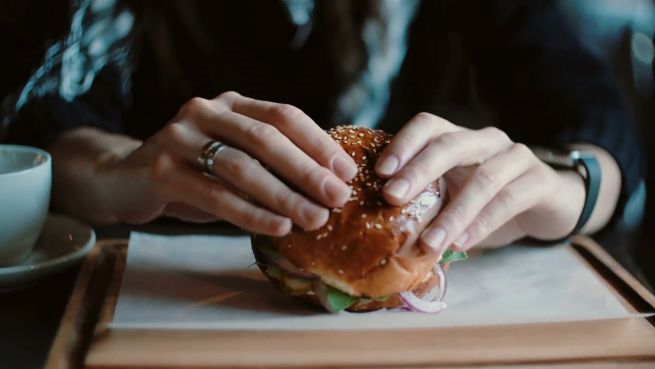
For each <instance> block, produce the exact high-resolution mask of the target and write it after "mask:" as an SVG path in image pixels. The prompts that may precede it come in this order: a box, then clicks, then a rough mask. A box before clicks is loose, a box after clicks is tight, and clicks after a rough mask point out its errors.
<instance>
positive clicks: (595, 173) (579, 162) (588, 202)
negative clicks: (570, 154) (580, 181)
mask: <svg viewBox="0 0 655 369" xmlns="http://www.w3.org/2000/svg"><path fill="white" fill-rule="evenodd" d="M573 161H574V163H575V165H576V166H581V167H583V168H584V170H585V172H586V176H585V177H584V182H585V190H586V195H585V201H584V205H583V206H582V213H580V218H579V219H578V223H577V224H576V225H575V227H574V228H573V232H571V233H572V234H573V233H577V232H579V231H580V230H581V229H582V228H583V227H584V226H585V225H586V224H587V221H589V218H590V217H591V214H592V213H593V212H594V208H595V207H596V201H597V200H598V193H599V192H600V182H601V170H600V164H599V163H598V160H597V159H596V157H595V156H594V155H592V154H589V153H585V152H577V155H576V156H575V157H574V158H573Z"/></svg>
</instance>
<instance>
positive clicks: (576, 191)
mask: <svg viewBox="0 0 655 369" xmlns="http://www.w3.org/2000/svg"><path fill="white" fill-rule="evenodd" d="M555 172H556V173H557V176H558V178H559V186H558V188H557V190H556V191H554V194H556V196H554V198H555V199H556V200H557V201H556V202H557V205H556V208H557V209H558V210H559V211H558V212H557V213H558V214H557V218H556V219H559V220H560V221H559V222H558V223H560V225H561V229H560V230H559V231H558V232H556V233H557V234H556V235H554V236H555V237H553V238H555V239H559V238H563V237H566V236H568V235H570V234H571V233H572V232H573V231H574V229H575V227H576V225H577V224H578V221H579V220H580V216H581V215H582V209H583V207H584V204H585V199H586V188H585V181H584V178H583V177H582V175H581V174H580V173H579V172H578V171H576V170H573V169H560V170H556V171H555Z"/></svg>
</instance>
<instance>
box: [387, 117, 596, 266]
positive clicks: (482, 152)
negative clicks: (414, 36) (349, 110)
mask: <svg viewBox="0 0 655 369" xmlns="http://www.w3.org/2000/svg"><path fill="white" fill-rule="evenodd" d="M376 171H377V173H378V175H380V176H383V177H389V178H390V179H389V180H388V182H387V183H386V185H385V187H384V188H383V191H384V196H385V198H386V200H387V201H388V202H389V203H391V204H394V205H401V204H405V203H407V202H408V201H410V200H411V199H412V198H414V197H415V196H416V195H417V194H418V193H419V192H420V191H421V189H423V188H424V187H425V186H426V185H427V184H428V183H429V182H431V181H434V180H435V179H436V178H439V177H442V176H443V177H444V179H445V181H446V184H447V188H448V196H449V201H448V204H447V205H446V207H445V208H444V209H443V210H442V211H441V212H440V213H439V214H438V215H437V217H436V218H435V220H434V221H433V222H432V223H431V224H430V225H429V226H428V227H427V228H426V229H425V230H424V231H423V232H422V234H421V238H420V239H421V241H420V242H421V246H422V247H423V248H424V250H426V251H427V252H431V253H436V254H442V253H443V252H444V251H445V250H446V248H448V247H452V248H454V249H456V250H460V251H463V250H466V249H468V248H470V247H472V246H474V245H477V244H479V243H481V242H484V243H486V244H487V245H491V246H498V245H501V244H506V243H508V242H511V241H513V240H515V239H517V238H520V237H523V236H526V235H527V236H532V237H536V238H539V239H558V238H560V237H563V236H565V235H567V234H568V233H569V232H571V230H572V229H573V227H574V226H575V223H576V221H577V219H578V217H579V215H580V212H581V211H582V205H583V202H584V196H585V194H584V184H583V183H582V179H581V177H580V176H579V175H578V174H577V173H574V172H557V171H555V170H553V169H552V168H551V167H549V166H548V165H546V164H545V163H543V162H542V161H540V160H539V159H538V158H537V157H536V156H535V155H534V154H533V153H532V151H530V149H529V148H528V147H527V146H525V145H523V144H520V143H515V142H512V141H511V140H510V139H509V137H508V136H507V135H506V134H505V133H504V132H502V131H500V130H499V129H497V128H494V127H488V128H484V129H480V130H469V129H465V128H462V127H459V126H456V125H454V124H452V123H450V122H448V121H446V120H444V119H441V118H439V117H437V116H434V115H432V114H428V113H421V114H418V115H417V116H415V117H414V118H413V119H412V120H410V121H409V122H408V123H407V124H406V125H405V126H404V127H403V128H402V130H401V131H400V132H399V133H398V134H397V135H396V136H395V137H394V138H393V140H392V142H391V143H390V144H389V146H388V147H387V148H386V149H385V151H384V152H383V154H382V156H381V157H380V159H379V160H378V162H377V163H376Z"/></svg>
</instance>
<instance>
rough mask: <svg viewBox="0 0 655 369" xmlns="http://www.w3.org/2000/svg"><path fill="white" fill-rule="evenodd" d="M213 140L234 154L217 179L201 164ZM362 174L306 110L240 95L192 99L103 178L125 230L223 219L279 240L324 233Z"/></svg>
mask: <svg viewBox="0 0 655 369" xmlns="http://www.w3.org/2000/svg"><path fill="white" fill-rule="evenodd" d="M210 140H218V141H221V142H224V143H226V144H227V145H228V146H229V147H228V148H226V149H224V150H222V151H221V152H220V153H219V154H217V156H216V158H215V162H214V172H215V174H216V176H215V177H212V176H208V175H205V174H203V172H202V171H201V169H200V168H199V165H198V162H197V160H198V156H199V155H200V153H201V151H202V149H203V146H204V145H205V144H206V143H207V142H209V141H210ZM260 163H261V164H260ZM356 172H357V168H356V165H355V163H354V161H353V160H352V158H351V157H350V156H349V155H348V154H346V153H345V152H344V151H343V150H342V149H341V147H340V146H339V145H338V144H337V143H336V142H334V141H333V140H332V139H331V138H330V136H329V135H328V134H327V133H325V132H324V131H323V130H322V129H321V128H320V127H319V126H317V125H316V124H315V123H314V122H313V121H312V120H311V119H310V118H309V117H308V116H307V115H305V114H304V113H303V112H302V111H300V110H299V109H297V108H295V107H292V106H289V105H281V104H276V103H272V102H266V101H259V100H254V99H251V98H247V97H244V96H241V95H239V94H238V93H235V92H227V93H224V94H222V95H220V96H218V97H217V98H215V99H213V100H205V99H201V98H194V99H192V100H191V101H189V102H187V103H186V104H185V105H184V106H183V107H182V108H181V109H180V111H179V113H178V114H177V116H176V117H175V118H174V119H173V120H172V121H171V122H169V123H168V124H167V125H166V126H165V127H164V128H163V129H162V130H160V131H159V132H158V133H156V134H155V135H154V136H152V137H150V138H149V139H148V140H146V141H145V142H143V143H142V144H141V145H140V146H139V147H138V148H136V149H135V150H133V151H131V152H130V153H129V154H128V155H127V156H125V157H118V158H116V159H115V160H113V161H110V162H109V163H108V164H107V165H104V166H103V168H102V170H101V171H100V173H101V175H103V176H104V178H105V179H106V181H105V183H106V184H107V185H106V200H107V202H110V203H111V204H112V212H113V213H114V214H115V215H116V217H117V218H118V219H119V220H121V221H126V222H130V223H141V222H147V221H149V220H151V219H153V218H155V217H158V216H160V215H168V216H175V217H178V218H182V219H186V220H196V221H205V220H213V219H224V220H227V221H229V222H231V223H234V224H236V225H238V226H240V227H242V228H244V229H247V230H249V231H252V232H256V233H263V234H268V235H274V236H282V235H284V234H286V233H288V232H289V231H290V230H291V226H292V222H293V223H295V224H297V225H298V226H300V227H302V228H304V229H315V228H318V227H320V226H322V225H323V224H324V223H325V222H326V221H327V218H328V215H329V212H328V209H327V208H326V206H327V207H339V206H342V205H343V204H344V203H345V202H346V201H347V200H348V198H349V197H350V188H349V187H348V185H347V184H346V183H345V181H348V180H350V179H352V177H353V176H354V175H355V174H356Z"/></svg>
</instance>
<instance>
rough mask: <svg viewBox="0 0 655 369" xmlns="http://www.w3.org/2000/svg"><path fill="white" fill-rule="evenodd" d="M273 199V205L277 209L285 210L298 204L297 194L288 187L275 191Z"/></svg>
mask: <svg viewBox="0 0 655 369" xmlns="http://www.w3.org/2000/svg"><path fill="white" fill-rule="evenodd" d="M274 199H275V200H274V202H275V206H276V207H277V208H279V209H284V210H285V211H289V210H291V209H296V208H298V205H299V201H298V196H296V195H295V194H294V193H293V192H292V191H291V190H289V189H288V188H283V189H280V190H279V191H277V193H276V194H275V195H274Z"/></svg>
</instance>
